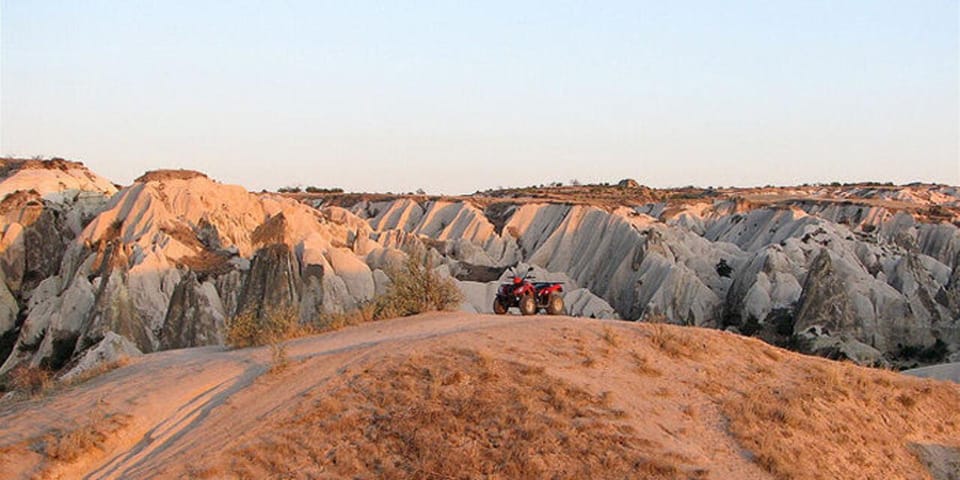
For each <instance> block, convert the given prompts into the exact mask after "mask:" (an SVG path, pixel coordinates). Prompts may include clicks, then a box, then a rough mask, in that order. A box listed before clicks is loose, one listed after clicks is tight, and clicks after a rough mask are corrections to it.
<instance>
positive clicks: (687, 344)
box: [649, 323, 701, 359]
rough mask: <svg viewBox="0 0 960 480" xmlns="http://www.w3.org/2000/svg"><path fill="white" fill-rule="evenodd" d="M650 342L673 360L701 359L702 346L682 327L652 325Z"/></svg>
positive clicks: (660, 324) (661, 324)
mask: <svg viewBox="0 0 960 480" xmlns="http://www.w3.org/2000/svg"><path fill="white" fill-rule="evenodd" d="M649 332H650V342H651V343H653V345H654V346H655V347H657V348H658V349H659V350H660V351H661V352H663V353H665V354H667V356H669V357H671V358H693V359H696V358H699V357H700V349H701V346H700V345H697V344H696V343H695V342H694V340H693V339H692V338H691V335H690V333H689V332H684V331H683V329H682V328H681V327H677V326H673V325H665V324H663V323H651V324H650V328H649Z"/></svg>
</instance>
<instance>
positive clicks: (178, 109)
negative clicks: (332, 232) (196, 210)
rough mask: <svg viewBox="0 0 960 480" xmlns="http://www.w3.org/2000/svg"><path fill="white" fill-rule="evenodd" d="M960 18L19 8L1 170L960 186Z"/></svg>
mask: <svg viewBox="0 0 960 480" xmlns="http://www.w3.org/2000/svg"><path fill="white" fill-rule="evenodd" d="M958 5H960V1H958V0H915V1H904V0H857V1H854V0H802V1H801V0H794V1H788V0H777V1H761V0H754V1H747V0H730V1H722V2H720V1H714V0H710V1H707V0H704V1H693V0H678V1H663V0H656V1H644V0H633V1H623V2H619V1H609V2H601V1H593V2H565V1H550V2H516V1H495V0H494V1H485V2H454V1H437V2H420V1H404V2H366V1H361V0H351V1H347V2H344V1H336V2H323V1H273V2H266V1H264V2H254V1H226V0H223V1H202V0H201V1H177V0H165V1H162V2H158V1H138V0H130V1H119V0H114V1H98V0H84V1H76V0H74V1H56V0H43V1H36V0H0V155H7V156H20V157H33V156H38V155H39V156H44V157H54V156H58V157H63V158H67V159H73V160H79V161H82V162H84V163H85V164H86V165H87V166H88V167H90V168H91V169H93V170H94V171H96V172H97V173H99V174H101V175H103V176H105V177H107V178H109V179H111V180H113V181H114V182H116V183H120V184H127V183H129V182H131V181H132V180H133V179H134V178H136V177H138V176H139V175H140V174H142V173H143V172H145V171H147V170H153V169H158V168H188V169H194V170H200V171H203V172H205V173H207V174H208V175H210V176H211V177H212V178H214V179H217V180H219V181H221V182H224V183H234V184H241V185H243V186H245V187H247V188H249V189H251V190H259V189H263V188H266V189H275V188H278V187H283V186H298V185H299V186H304V187H305V186H311V185H312V186H319V187H341V188H344V189H346V190H349V191H379V192H388V191H389V192H406V191H413V190H416V189H420V188H422V189H424V190H426V191H427V192H430V193H447V194H455V193H469V192H473V191H476V190H483V189H487V188H495V187H498V186H504V187H506V186H525V185H534V184H542V183H550V182H554V181H560V182H569V181H570V180H573V179H576V180H578V181H580V182H583V183H595V182H616V181H618V180H620V179H622V178H634V179H636V180H638V181H639V182H640V183H643V184H646V185H651V186H655V187H670V186H683V185H698V186H752V185H766V184H774V185H794V184H801V183H808V182H832V181H841V182H847V181H863V180H875V181H893V182H897V183H907V182H912V181H931V182H942V183H948V184H952V185H960V94H958V91H960V28H958V24H960V7H958Z"/></svg>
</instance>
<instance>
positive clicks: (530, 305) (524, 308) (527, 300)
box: [520, 294, 537, 315]
mask: <svg viewBox="0 0 960 480" xmlns="http://www.w3.org/2000/svg"><path fill="white" fill-rule="evenodd" d="M520 313H521V314H523V315H534V314H536V313H537V299H535V298H533V295H529V294H528V295H524V296H523V298H521V299H520Z"/></svg>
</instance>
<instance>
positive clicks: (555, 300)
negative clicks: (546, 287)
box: [547, 293, 563, 315]
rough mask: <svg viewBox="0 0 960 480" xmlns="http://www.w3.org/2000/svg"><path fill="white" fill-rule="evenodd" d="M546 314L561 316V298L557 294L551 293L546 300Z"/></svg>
mask: <svg viewBox="0 0 960 480" xmlns="http://www.w3.org/2000/svg"><path fill="white" fill-rule="evenodd" d="M547 313H548V314H550V315H561V314H563V297H561V296H560V295H559V294H557V293H551V294H550V297H549V298H548V299H547Z"/></svg>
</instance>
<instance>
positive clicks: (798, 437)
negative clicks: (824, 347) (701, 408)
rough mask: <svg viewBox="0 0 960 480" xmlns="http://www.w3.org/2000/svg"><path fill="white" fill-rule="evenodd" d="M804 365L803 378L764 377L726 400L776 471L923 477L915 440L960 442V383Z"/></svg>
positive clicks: (738, 430)
mask: <svg viewBox="0 0 960 480" xmlns="http://www.w3.org/2000/svg"><path fill="white" fill-rule="evenodd" d="M804 367H805V368H804V369H802V370H801V373H802V378H799V379H796V380H795V381H791V382H783V381H776V380H775V379H773V378H769V377H768V379H767V380H764V377H763V376H761V377H756V378H757V381H758V382H759V383H757V384H754V385H752V386H751V388H750V389H749V391H745V392H740V393H737V394H734V395H733V396H730V397H728V398H726V399H725V400H723V401H722V404H723V411H724V413H725V415H726V416H727V417H728V418H729V420H730V430H731V432H732V433H733V434H734V436H735V437H736V438H737V439H738V440H739V442H740V443H741V444H742V446H743V447H744V448H746V449H747V450H749V451H750V452H752V453H753V455H754V456H755V461H756V462H757V463H758V464H759V465H760V466H761V467H763V468H764V469H765V470H767V471H768V472H770V473H771V474H773V475H774V476H775V477H776V478H785V479H814V478H848V477H849V475H850V472H859V475H860V478H919V476H918V474H917V472H921V471H923V470H922V466H921V465H920V464H919V463H918V460H917V458H916V456H915V455H914V453H913V452H912V451H911V450H910V447H909V444H908V443H910V442H916V441H919V442H922V443H932V444H944V443H948V444H951V445H952V446H960V401H958V396H957V394H956V392H955V391H952V390H951V389H953V388H955V387H954V386H952V385H948V384H944V383H938V382H933V381H925V380H924V381H918V380H916V379H908V378H902V377H899V376H898V375H897V374H894V373H890V372H883V371H871V370H866V369H860V368H856V367H853V366H850V365H845V364H833V363H824V362H823V361H816V363H808V364H806V365H805V366H804ZM877 412H882V413H880V414H879V415H878V414H877ZM931 435H933V436H931ZM951 439H952V440H951Z"/></svg>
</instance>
